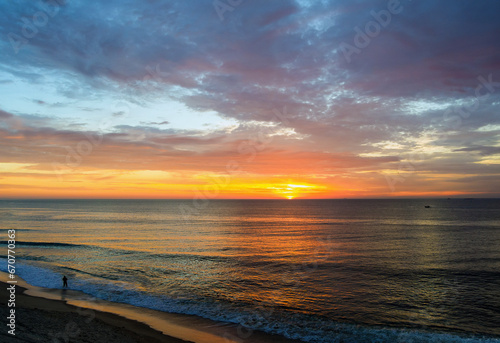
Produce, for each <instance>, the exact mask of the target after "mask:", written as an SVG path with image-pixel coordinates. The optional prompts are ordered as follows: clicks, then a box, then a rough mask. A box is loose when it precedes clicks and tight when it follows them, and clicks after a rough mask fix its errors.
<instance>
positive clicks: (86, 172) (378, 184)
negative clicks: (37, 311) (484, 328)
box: [0, 1, 500, 199]
mask: <svg viewBox="0 0 500 343" xmlns="http://www.w3.org/2000/svg"><path fill="white" fill-rule="evenodd" d="M0 6H1V9H2V13H3V15H4V18H3V19H2V23H1V26H2V29H3V30H2V32H3V33H4V34H2V38H1V41H0V44H2V50H1V51H2V52H1V54H2V59H1V60H0V66H1V68H0V197H1V198H185V199H189V198H193V199H195V198H197V197H203V198H207V199H214V198H220V199H224V198H251V199H256V198H264V199H311V198H366V197H368V198H378V197H451V196H459V197H461V196H463V197H469V196H472V197H495V196H499V189H500V184H499V183H500V160H499V154H500V116H498V113H499V111H500V88H499V87H498V82H500V74H498V73H497V72H498V70H499V68H500V66H499V64H498V63H497V62H495V60H494V56H497V54H498V42H497V41H498V23H497V20H496V19H497V18H494V17H493V14H491V13H495V11H493V10H484V9H483V10H478V9H477V8H476V7H475V6H479V7H480V6H481V5H476V4H474V3H473V2H470V3H468V2H462V3H461V4H460V5H457V6H456V8H455V10H454V12H453V13H451V14H450V13H449V11H447V10H446V6H449V4H445V3H433V2H428V3H426V4H423V3H421V2H418V1H417V2H415V1H413V2H410V1H406V2H401V3H400V6H401V7H400V8H398V10H397V11H395V12H394V15H393V16H392V17H391V22H390V23H389V24H388V25H386V26H384V27H383V28H381V30H380V33H379V34H377V35H376V36H374V37H371V38H370V42H369V44H368V45H367V46H366V47H363V48H362V49H359V48H356V47H355V41H356V32H357V31H356V30H355V28H356V27H361V28H363V27H365V24H366V23H370V21H373V20H375V19H373V14H370V13H372V12H373V11H376V12H377V11H385V10H386V8H387V4H386V3H385V2H376V1H367V2H364V4H363V5H361V4H360V5H359V6H357V5H356V6H354V5H352V4H351V2H349V1H338V2H313V1H289V2H258V3H252V2H244V3H241V4H240V5H238V6H237V7H235V8H233V9H232V10H231V11H226V12H224V14H223V17H221V14H220V13H218V12H217V11H216V10H215V9H214V7H213V4H212V2H211V1H207V2H199V3H197V4H196V5H194V4H192V3H189V2H184V1H178V2H158V3H155V4H152V3H149V2H148V3H147V4H146V3H144V2H140V1H131V2H127V3H119V4H118V3H117V2H115V1H111V2H90V3H88V2H81V1H71V2H66V3H65V4H64V5H63V6H60V8H58V11H57V12H54V13H55V14H54V15H53V16H52V15H48V16H47V18H49V19H48V22H47V24H46V25H44V26H43V27H42V26H41V27H37V33H36V34H33V37H30V38H29V39H28V38H23V31H22V30H23V26H22V25H23V22H22V21H21V18H32V17H33V14H34V13H36V12H37V11H41V10H40V9H39V8H38V7H37V5H36V4H35V3H22V4H20V3H19V4H18V3H16V2H8V1H7V2H4V3H2V5H0ZM50 6H52V5H50ZM45 11H49V8H46V9H45ZM443 13H448V14H449V15H451V16H453V18H449V20H448V21H446V24H445V23H444V22H443V20H441V19H442V18H441V16H442V14H443ZM469 13H476V14H475V16H473V18H472V17H470V16H469ZM415 15H421V17H422V18H425V19H422V20H420V21H419V22H418V23H416V22H415ZM10 33H12V34H11V35H10V36H9V35H8V34H10ZM434 33H439V34H434ZM16 35H17V36H16ZM9 37H10V38H9ZM12 37H19V38H16V39H17V41H16V40H13V39H12ZM477 37H481V39H477ZM21 38H22V39H21ZM349 45H351V46H353V47H354V48H355V49H357V50H355V52H352V51H351V52H350V53H349V52H346V51H349V50H346V46H349ZM464 47H467V49H464ZM358 50H359V51H358Z"/></svg>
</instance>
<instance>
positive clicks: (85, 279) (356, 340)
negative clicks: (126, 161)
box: [0, 262, 500, 343]
mask: <svg viewBox="0 0 500 343" xmlns="http://www.w3.org/2000/svg"><path fill="white" fill-rule="evenodd" d="M6 265H7V264H6V263H3V262H2V263H1V264H0V270H3V271H5V269H6ZM16 266H17V268H16V272H17V273H18V275H19V276H20V277H22V278H23V279H24V280H25V281H26V282H28V283H29V284H32V285H35V286H39V287H46V288H61V286H62V281H61V277H62V274H63V273H65V272H67V271H69V270H68V268H65V267H56V266H53V268H52V267H51V269H48V268H45V267H39V266H34V265H31V264H25V263H17V264H16ZM71 272H73V273H76V274H74V275H73V276H71V277H70V286H71V288H72V289H74V290H78V291H82V292H84V293H86V294H89V295H91V296H94V297H97V298H101V299H105V300H108V301H113V302H118V303H126V304H130V305H133V306H137V307H145V308H150V309H153V310H159V311H163V312H170V313H182V314H189V315H195V316H199V317H204V318H207V319H211V320H215V321H221V322H227V323H233V324H236V325H242V326H243V327H244V329H243V331H244V332H245V333H249V332H250V333H251V332H252V331H253V330H258V331H264V332H267V333H271V334H278V335H282V336H285V337H287V338H289V339H298V340H301V341H304V342H318V343H327V342H328V343H340V342H352V343H368V342H396V343H431V342H432V343H434V342H438V343H500V339H499V338H497V337H487V336H477V335H476V336H472V335H468V336H466V335H458V334H455V333H443V332H430V331H423V330H416V329H402V328H391V327H370V326H362V325H356V324H349V323H340V322H336V321H333V320H331V319H329V318H326V317H322V316H318V315H311V314H303V313H291V312H289V311H287V310H286V309H282V308H280V307H278V306H276V307H267V308H264V307H261V306H259V304H258V303H256V304H245V306H243V305H241V304H238V303H236V302H227V301H226V302H224V301H222V300H217V299H211V298H202V297H198V298H195V297H192V296H190V295H183V296H177V297H173V296H171V297H168V296H165V295H162V294H153V293H149V292H148V291H146V290H143V289H138V288H137V287H136V286H135V285H133V284H131V283H126V282H122V281H114V280H108V279H103V278H100V277H89V276H88V275H83V274H81V271H79V270H77V269H72V270H71Z"/></svg>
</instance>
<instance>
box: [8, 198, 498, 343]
mask: <svg viewBox="0 0 500 343" xmlns="http://www.w3.org/2000/svg"><path fill="white" fill-rule="evenodd" d="M198 205H203V206H204V207H203V208H201V209H196V208H195V207H194V205H193V202H192V201H187V200H186V201H178V200H64V201H63V200H37V201H26V200H22V201H21V200H19V201H7V200H5V201H0V220H1V223H2V229H3V230H2V232H3V235H4V237H3V238H0V240H1V241H2V243H3V245H4V246H5V241H6V240H7V233H6V229H16V231H17V239H18V241H19V243H18V247H17V252H16V256H17V265H18V271H17V272H18V274H19V275H20V276H21V277H23V278H24V279H25V280H26V281H28V282H29V283H31V284H34V285H37V286H43V287H52V288H61V286H62V284H61V275H62V274H65V275H67V276H68V278H69V280H70V286H71V288H73V289H78V290H81V291H83V292H86V293H88V294H91V295H94V296H97V297H100V298H103V299H106V300H111V301H116V302H124V303H129V304H132V305H137V306H143V307H148V308H152V309H157V310H161V311H166V312H175V313H185V314H194V315H198V316H202V317H206V318H210V319H214V320H220V321H225V322H232V323H239V324H242V325H244V326H245V327H248V328H251V329H255V330H262V331H267V332H271V333H277V334H281V335H285V336H287V337H290V338H297V339H301V340H304V341H309V342H353V343H358V342H500V339H499V338H500V200H495V199H473V200H467V199H450V200H446V199H444V200H435V199H434V200H292V201H290V200H283V201H282V200H212V201H210V202H208V203H205V204H198ZM425 205H429V206H431V207H430V208H425ZM2 255H3V257H5V253H3V252H2ZM0 269H1V270H6V263H5V259H3V261H2V264H1V268H0ZM247 332H248V331H247ZM471 335H475V336H474V337H473V338H470V336H471Z"/></svg>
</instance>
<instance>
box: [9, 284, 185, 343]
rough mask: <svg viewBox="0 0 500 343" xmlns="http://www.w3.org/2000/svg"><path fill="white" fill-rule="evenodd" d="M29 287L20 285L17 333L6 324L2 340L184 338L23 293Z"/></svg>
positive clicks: (171, 342)
mask: <svg viewBox="0 0 500 343" xmlns="http://www.w3.org/2000/svg"><path fill="white" fill-rule="evenodd" d="M7 287H8V285H7V284H6V283H4V282H1V283H0V314H1V316H2V318H3V320H2V322H5V321H6V317H8V316H9V310H10V308H8V307H7V299H8V298H9V295H10V294H9V291H8V290H7ZM25 290H26V288H23V287H19V286H17V287H16V307H15V315H16V324H15V325H16V326H15V334H16V335H15V336H12V335H11V334H9V333H8V331H9V330H10V329H9V328H8V327H7V326H6V325H3V328H2V330H1V331H0V341H2V342H58V341H59V342H89V343H91V342H124V343H136V342H140V343H146V342H154V343H159V342H168V343H181V342H185V341H183V340H180V339H177V338H173V337H169V336H166V335H164V334H163V333H161V332H158V331H156V330H153V329H152V328H150V327H149V326H147V325H146V324H143V323H140V322H137V321H133V320H129V319H126V318H123V317H120V316H118V315H115V314H111V313H105V312H100V311H90V310H84V309H81V308H78V307H76V306H72V305H68V304H66V303H64V302H63V301H57V300H49V299H43V298H39V297H33V296H29V295H26V294H23V293H24V291H25Z"/></svg>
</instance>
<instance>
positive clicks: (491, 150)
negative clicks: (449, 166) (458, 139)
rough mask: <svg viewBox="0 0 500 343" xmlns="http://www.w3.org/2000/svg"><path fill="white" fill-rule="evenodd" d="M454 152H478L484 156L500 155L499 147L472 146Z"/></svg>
mask: <svg viewBox="0 0 500 343" xmlns="http://www.w3.org/2000/svg"><path fill="white" fill-rule="evenodd" d="M453 151H470V152H478V153H479V154H481V155H482V156H490V155H497V154H500V147H498V146H472V147H468V148H461V149H455V150H453Z"/></svg>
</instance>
